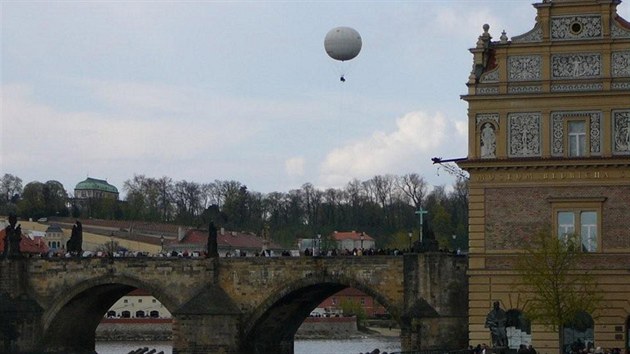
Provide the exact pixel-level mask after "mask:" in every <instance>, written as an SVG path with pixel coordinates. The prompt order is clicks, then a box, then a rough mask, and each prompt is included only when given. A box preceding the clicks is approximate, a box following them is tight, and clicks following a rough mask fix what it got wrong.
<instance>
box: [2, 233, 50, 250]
mask: <svg viewBox="0 0 630 354" xmlns="http://www.w3.org/2000/svg"><path fill="white" fill-rule="evenodd" d="M6 236H7V231H6V229H5V228H1V229H0V254H2V251H4V245H5V240H6ZM20 252H21V253H22V254H24V255H27V256H28V255H40V254H43V253H47V252H48V245H46V241H44V240H43V237H41V236H36V237H33V238H30V237H28V236H27V235H25V234H24V233H22V240H21V241H20Z"/></svg>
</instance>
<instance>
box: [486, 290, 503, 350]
mask: <svg viewBox="0 0 630 354" xmlns="http://www.w3.org/2000/svg"><path fill="white" fill-rule="evenodd" d="M506 323H507V315H506V313H505V311H504V310H503V309H501V307H500V306H499V302H498V301H495V302H494V303H493V304H492V310H490V312H489V313H488V315H487V316H486V324H485V327H486V328H488V329H489V330H490V334H491V336H492V346H493V347H494V348H505V347H507V346H508V340H507V332H506V330H505V325H506Z"/></svg>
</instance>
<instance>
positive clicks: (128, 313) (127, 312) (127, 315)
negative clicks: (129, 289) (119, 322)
mask: <svg viewBox="0 0 630 354" xmlns="http://www.w3.org/2000/svg"><path fill="white" fill-rule="evenodd" d="M120 317H122V318H130V317H131V312H129V311H123V312H121V314H120Z"/></svg>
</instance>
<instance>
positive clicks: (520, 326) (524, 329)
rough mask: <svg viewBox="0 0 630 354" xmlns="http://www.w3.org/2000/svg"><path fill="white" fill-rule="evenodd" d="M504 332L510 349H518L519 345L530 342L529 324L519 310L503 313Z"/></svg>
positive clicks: (530, 327)
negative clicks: (504, 321) (504, 319)
mask: <svg viewBox="0 0 630 354" xmlns="http://www.w3.org/2000/svg"><path fill="white" fill-rule="evenodd" d="M505 317H506V323H505V332H506V334H507V339H508V346H509V347H510V349H518V348H519V346H520V345H521V344H525V345H527V344H530V343H531V342H532V326H531V322H530V321H529V319H527V317H525V314H524V313H523V312H522V311H521V310H517V309H511V310H508V311H507V312H506V313H505Z"/></svg>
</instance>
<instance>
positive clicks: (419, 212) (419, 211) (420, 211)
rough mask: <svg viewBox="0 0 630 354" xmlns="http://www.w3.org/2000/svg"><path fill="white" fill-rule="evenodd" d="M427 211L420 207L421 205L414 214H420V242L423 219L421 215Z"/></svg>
mask: <svg viewBox="0 0 630 354" xmlns="http://www.w3.org/2000/svg"><path fill="white" fill-rule="evenodd" d="M428 213H429V211H428V210H424V209H422V207H420V209H418V210H417V211H416V214H418V215H420V235H419V237H420V238H419V241H420V243H422V221H423V218H422V216H423V215H424V214H428Z"/></svg>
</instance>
